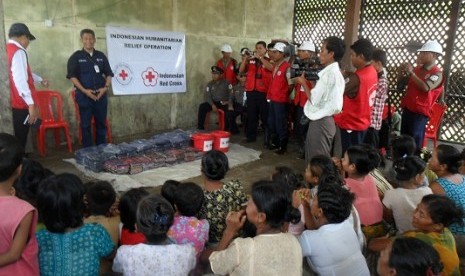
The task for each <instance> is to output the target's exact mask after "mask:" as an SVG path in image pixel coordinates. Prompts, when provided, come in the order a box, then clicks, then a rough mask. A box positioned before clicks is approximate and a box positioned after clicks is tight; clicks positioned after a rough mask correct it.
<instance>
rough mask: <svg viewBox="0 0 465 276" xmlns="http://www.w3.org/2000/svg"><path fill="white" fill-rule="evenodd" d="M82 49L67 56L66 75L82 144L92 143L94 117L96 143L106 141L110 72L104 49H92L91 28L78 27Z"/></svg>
mask: <svg viewBox="0 0 465 276" xmlns="http://www.w3.org/2000/svg"><path fill="white" fill-rule="evenodd" d="M81 42H82V45H83V48H82V50H78V51H76V52H74V54H72V55H71V57H70V58H69V60H68V74H67V75H66V77H67V78H68V79H70V80H71V82H73V84H74V87H76V102H77V104H78V105H79V114H80V117H81V130H82V146H83V147H90V146H92V144H93V142H92V133H91V121H92V117H93V118H94V120H95V124H96V128H97V133H96V141H95V143H96V144H97V145H100V144H105V143H106V135H107V129H106V125H105V121H106V118H107V105H108V96H107V92H108V90H109V88H110V83H111V78H112V77H113V72H112V70H111V67H110V64H109V62H108V59H107V57H106V56H105V54H104V53H102V52H100V51H97V50H95V48H94V45H95V33H94V31H93V30H91V29H84V30H82V31H81Z"/></svg>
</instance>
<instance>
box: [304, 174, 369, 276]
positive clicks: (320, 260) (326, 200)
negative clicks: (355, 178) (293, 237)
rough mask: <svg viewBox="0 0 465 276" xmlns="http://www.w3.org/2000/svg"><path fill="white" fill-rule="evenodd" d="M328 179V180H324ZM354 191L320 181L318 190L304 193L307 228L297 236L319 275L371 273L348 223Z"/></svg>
mask: <svg viewBox="0 0 465 276" xmlns="http://www.w3.org/2000/svg"><path fill="white" fill-rule="evenodd" d="M325 181H327V179H326V180H325ZM353 200H354V194H353V193H351V192H349V191H348V190H347V189H346V188H345V187H342V186H341V185H338V184H332V183H330V182H328V183H325V184H323V183H321V184H320V186H319V187H318V192H317V194H316V195H315V196H313V197H312V195H311V193H306V194H304V195H303V200H302V203H303V205H304V211H305V222H306V224H307V228H308V229H315V230H306V231H304V232H303V233H302V235H301V236H300V237H299V242H300V245H301V246H302V252H303V255H304V257H306V258H307V262H308V264H309V265H310V267H311V268H312V270H313V271H314V272H316V273H317V274H318V275H347V276H350V275H354V276H358V275H370V274H369V271H368V266H367V263H366V261H365V257H364V256H363V255H362V252H361V249H360V244H359V240H358V238H357V235H356V233H355V231H354V228H353V225H352V224H350V223H349V221H348V217H349V215H350V214H351V210H352V202H353Z"/></svg>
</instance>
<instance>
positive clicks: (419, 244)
mask: <svg viewBox="0 0 465 276" xmlns="http://www.w3.org/2000/svg"><path fill="white" fill-rule="evenodd" d="M443 267H444V266H443V265H442V263H441V260H440V259H439V254H438V252H437V251H436V250H435V249H434V248H433V247H432V246H431V245H429V244H427V243H426V242H424V241H421V240H419V239H415V238H397V239H395V240H394V241H393V242H392V243H390V244H389V245H388V247H386V249H384V250H383V251H382V252H381V256H380V257H379V259H378V268H377V272H378V274H379V275H380V276H395V275H418V276H435V275H441V271H442V268H443Z"/></svg>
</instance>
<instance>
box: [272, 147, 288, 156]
mask: <svg viewBox="0 0 465 276" xmlns="http://www.w3.org/2000/svg"><path fill="white" fill-rule="evenodd" d="M286 152H287V150H286V149H285V148H279V149H278V150H276V151H275V152H274V153H275V154H277V155H283V154H285V153H286Z"/></svg>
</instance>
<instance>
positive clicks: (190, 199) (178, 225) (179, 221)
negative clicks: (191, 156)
mask: <svg viewBox="0 0 465 276" xmlns="http://www.w3.org/2000/svg"><path fill="white" fill-rule="evenodd" d="M173 198H174V210H175V216H174V221H173V225H171V227H170V230H169V231H168V238H169V239H170V240H172V241H174V242H175V243H177V244H186V243H188V244H191V245H192V246H194V249H195V254H196V256H197V258H198V257H199V256H200V253H201V252H202V251H203V250H204V248H205V244H206V243H207V241H208V229H209V227H210V226H209V224H208V221H207V220H205V219H202V220H199V219H198V218H197V217H196V216H197V214H198V212H199V210H200V207H202V203H203V199H204V197H203V191H202V188H200V186H198V185H196V184H194V183H192V182H187V183H181V184H180V185H178V186H177V189H176V190H175V191H174V196H173Z"/></svg>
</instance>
